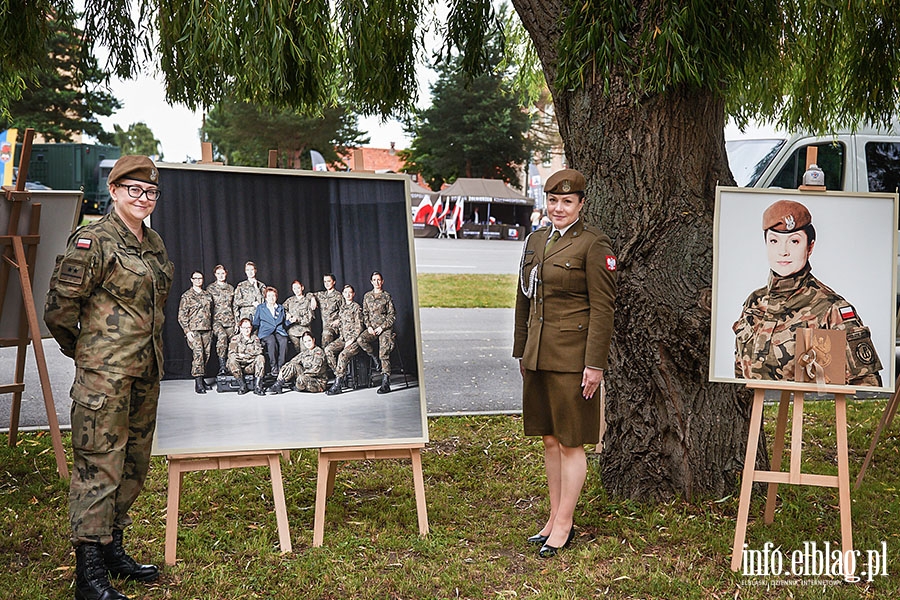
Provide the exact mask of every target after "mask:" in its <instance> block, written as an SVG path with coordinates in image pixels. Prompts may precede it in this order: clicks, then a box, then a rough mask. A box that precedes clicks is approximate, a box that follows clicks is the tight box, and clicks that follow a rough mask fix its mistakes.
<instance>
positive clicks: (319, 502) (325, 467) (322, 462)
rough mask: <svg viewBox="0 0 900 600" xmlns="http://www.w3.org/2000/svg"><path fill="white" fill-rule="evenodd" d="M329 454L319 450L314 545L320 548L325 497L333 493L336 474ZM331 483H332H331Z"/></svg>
mask: <svg viewBox="0 0 900 600" xmlns="http://www.w3.org/2000/svg"><path fill="white" fill-rule="evenodd" d="M331 466H332V465H331V461H330V460H328V455H327V454H325V453H324V452H322V451H321V450H319V471H318V476H317V477H316V510H315V516H314V517H313V546H314V547H316V548H318V547H319V546H321V545H322V541H323V540H324V539H325V497H326V496H327V495H328V494H330V493H331V488H332V486H333V485H334V474H333V472H331ZM329 484H330V485H329Z"/></svg>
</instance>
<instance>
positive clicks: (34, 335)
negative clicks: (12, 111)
mask: <svg viewBox="0 0 900 600" xmlns="http://www.w3.org/2000/svg"><path fill="white" fill-rule="evenodd" d="M33 139H34V129H31V128H28V129H26V130H25V137H24V142H23V144H22V153H21V155H20V159H19V174H18V177H17V179H16V187H15V188H9V187H6V186H4V187H3V191H4V197H5V201H6V202H10V203H12V205H11V207H10V216H9V226H8V227H7V233H6V235H0V246H3V255H2V258H3V261H2V263H0V313H2V311H3V304H2V303H3V301H4V299H5V298H6V293H7V290H8V289H9V275H10V268H13V269H16V270H17V271H18V272H19V287H20V288H21V291H22V308H23V309H24V310H22V312H21V314H22V317H21V318H20V321H19V331H18V335H17V337H15V338H12V339H9V338H4V339H0V347H8V346H16V347H17V348H18V351H17V353H16V372H15V379H14V380H13V383H11V384H5V385H0V394H9V393H12V395H13V399H12V407H11V410H10V423H9V446H10V447H11V448H12V447H15V445H16V436H17V433H18V429H19V411H20V409H21V406H22V392H23V391H24V390H25V356H26V353H27V349H28V344H29V343H31V344H32V346H33V347H34V359H35V362H36V363H37V368H38V377H39V378H40V381H41V390H42V392H43V396H44V407H45V408H46V410H47V424H48V425H49V427H50V437H51V440H52V442H53V453H54V454H55V455H56V470H57V471H58V472H59V475H60V477H64V478H67V477H68V476H69V468H68V465H67V464H66V453H65V450H64V449H63V445H62V435H61V434H60V431H59V421H58V420H57V418H56V405H55V404H54V402H53V390H52V388H51V387H50V375H49V373H48V371H47V360H46V358H45V356H44V346H43V343H42V342H41V328H40V324H39V323H38V318H37V309H36V307H35V304H34V293H33V292H32V285H31V281H32V277H34V266H35V257H36V255H37V246H38V243H39V242H40V241H41V236H40V235H39V231H40V223H41V205H40V204H39V203H38V204H32V205H31V215H30V221H29V231H28V234H26V235H22V234H20V233H19V221H20V218H21V216H22V210H23V206H24V204H25V203H26V202H30V201H31V194H30V193H29V192H28V191H26V189H25V181H26V179H27V177H28V163H29V161H30V160H31V142H32V140H33ZM26 247H27V250H26Z"/></svg>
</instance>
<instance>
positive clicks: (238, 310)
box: [232, 279, 266, 323]
mask: <svg viewBox="0 0 900 600" xmlns="http://www.w3.org/2000/svg"><path fill="white" fill-rule="evenodd" d="M265 301H266V284H264V283H263V282H262V281H259V280H257V281H256V285H254V284H252V283H250V281H249V280H247V279H245V280H244V281H242V282H240V283H239V284H237V287H236V288H235V289H234V298H233V299H232V306H233V307H234V322H235V323H240V322H241V319H251V320H252V319H253V313H255V312H256V307H257V306H259V305H260V304H262V303H263V302H265Z"/></svg>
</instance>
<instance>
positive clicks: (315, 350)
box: [269, 331, 327, 394]
mask: <svg viewBox="0 0 900 600" xmlns="http://www.w3.org/2000/svg"><path fill="white" fill-rule="evenodd" d="M301 339H302V342H303V346H304V348H303V350H301V351H300V354H298V355H297V356H295V357H294V358H293V359H291V360H290V361H288V363H287V364H286V365H284V366H283V367H281V370H280V371H278V379H277V380H275V383H274V384H272V387H271V388H269V392H271V393H274V394H280V393H282V392H283V391H284V388H285V386H287V385H289V384H290V383H291V382H292V381H293V382H294V389H296V390H297V391H298V392H324V391H325V387H326V384H327V377H326V372H325V366H326V365H325V352H324V351H323V350H322V349H321V348H319V347H318V346H316V339H315V338H314V337H313V336H312V333H310V332H309V331H307V332H304V333H303V335H302V336H301Z"/></svg>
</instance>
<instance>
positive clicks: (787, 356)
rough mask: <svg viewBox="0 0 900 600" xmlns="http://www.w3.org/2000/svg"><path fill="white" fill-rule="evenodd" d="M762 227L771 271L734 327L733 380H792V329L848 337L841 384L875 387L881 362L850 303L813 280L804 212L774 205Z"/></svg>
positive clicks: (811, 233)
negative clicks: (840, 332) (825, 331)
mask: <svg viewBox="0 0 900 600" xmlns="http://www.w3.org/2000/svg"><path fill="white" fill-rule="evenodd" d="M762 228H763V235H764V236H765V240H766V249H767V252H768V259H769V267H770V268H771V270H770V272H769V281H768V284H767V285H766V286H765V287H762V288H760V289H758V290H756V291H754V292H753V293H752V294H750V297H749V298H747V300H746V302H744V306H743V309H742V310H741V316H740V318H738V320H737V321H736V322H735V324H734V326H733V330H734V334H735V350H734V359H735V360H734V373H735V377H737V378H739V379H767V380H776V381H780V380H785V381H793V380H794V371H795V362H794V349H795V345H796V344H795V339H796V335H797V330H799V329H803V328H814V329H815V328H817V329H839V330H844V331H846V332H847V349H846V359H847V361H846V383H847V384H849V385H869V386H880V385H881V375H880V374H879V371H880V370H881V368H882V367H881V361H880V360H879V359H878V354H877V353H876V352H875V347H874V346H873V345H872V337H871V335H870V333H869V328H868V327H866V326H865V325H863V322H862V319H860V318H859V315H857V314H856V309H855V308H853V306H852V305H851V304H850V303H849V302H847V301H846V300H845V299H844V298H843V297H841V296H840V295H839V294H837V293H836V292H835V291H834V290H832V289H831V288H829V287H828V286H826V285H825V284H823V283H822V282H821V281H819V280H818V279H816V278H815V277H813V275H812V269H811V267H810V265H809V257H810V255H812V251H813V247H814V246H815V243H816V230H815V228H814V227H813V224H812V216H811V215H810V213H809V210H808V209H807V208H806V206H804V205H803V204H801V203H799V202H794V201H792V200H779V201H777V202H775V203H774V204H772V205H771V206H769V207H768V208H767V209H766V210H765V212H764V213H763V219H762ZM839 383H844V382H839Z"/></svg>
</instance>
